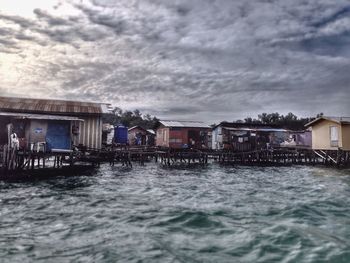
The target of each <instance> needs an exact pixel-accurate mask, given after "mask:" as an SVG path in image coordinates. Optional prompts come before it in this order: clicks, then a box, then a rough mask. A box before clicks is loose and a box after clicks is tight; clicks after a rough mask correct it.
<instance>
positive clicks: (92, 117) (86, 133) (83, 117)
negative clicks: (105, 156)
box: [0, 97, 109, 151]
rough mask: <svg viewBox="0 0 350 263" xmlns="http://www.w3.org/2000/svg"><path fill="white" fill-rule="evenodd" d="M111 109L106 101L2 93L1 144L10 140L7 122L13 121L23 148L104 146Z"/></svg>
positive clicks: (0, 104)
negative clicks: (104, 120) (104, 128)
mask: <svg viewBox="0 0 350 263" xmlns="http://www.w3.org/2000/svg"><path fill="white" fill-rule="evenodd" d="M108 112H109V108H108V105H107V104H102V103H91V102H78V101H64V100H46V99H28V98H13V97H0V145H1V144H4V143H7V140H8V139H7V129H6V126H7V125H12V129H13V132H15V133H16V135H17V137H18V139H19V142H20V147H22V148H27V147H33V145H38V144H40V145H43V147H45V149H46V150H47V151H50V150H53V149H60V150H69V149H71V148H72V146H73V145H76V146H79V145H80V146H85V147H88V148H96V149H100V148H101V144H102V115H103V114H104V113H108Z"/></svg>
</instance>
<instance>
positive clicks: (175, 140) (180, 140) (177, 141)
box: [169, 138, 182, 143]
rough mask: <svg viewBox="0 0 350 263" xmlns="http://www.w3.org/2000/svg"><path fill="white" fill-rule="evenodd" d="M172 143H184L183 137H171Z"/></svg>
mask: <svg viewBox="0 0 350 263" xmlns="http://www.w3.org/2000/svg"><path fill="white" fill-rule="evenodd" d="M169 142H170V143H182V139H175V138H171V139H169Z"/></svg>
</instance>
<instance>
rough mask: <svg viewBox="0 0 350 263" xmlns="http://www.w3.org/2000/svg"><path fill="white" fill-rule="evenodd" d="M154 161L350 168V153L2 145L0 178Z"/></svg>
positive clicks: (340, 151)
mask: <svg viewBox="0 0 350 263" xmlns="http://www.w3.org/2000/svg"><path fill="white" fill-rule="evenodd" d="M153 160H154V161H155V162H156V163H159V164H161V165H164V166H172V165H178V164H184V165H187V164H200V165H207V164H208V163H212V162H217V163H220V164H230V165H252V166H266V165H271V166H281V165H291V164H303V165H326V166H333V167H340V168H341V167H350V151H342V150H337V151H322V150H311V149H300V148H275V149H264V150H256V151H250V152H232V151H213V150H198V149H197V150H196V149H169V148H156V147H152V148H150V147H123V148H114V149H105V150H98V149H86V148H85V149H80V150H78V151H62V152H59V151H58V152H34V151H16V150H14V149H9V148H8V147H7V146H6V145H5V146H3V150H2V151H1V152H0V177H1V176H2V175H8V174H15V173H18V172H22V171H29V173H30V171H32V172H33V173H34V171H37V170H40V169H62V168H64V169H69V167H70V168H72V169H73V167H77V166H79V167H80V166H91V167H98V166H99V165H100V163H106V162H107V163H109V164H110V165H112V166H114V165H115V164H121V165H122V166H125V167H132V166H133V164H135V163H138V164H140V165H144V164H145V163H147V162H150V161H153Z"/></svg>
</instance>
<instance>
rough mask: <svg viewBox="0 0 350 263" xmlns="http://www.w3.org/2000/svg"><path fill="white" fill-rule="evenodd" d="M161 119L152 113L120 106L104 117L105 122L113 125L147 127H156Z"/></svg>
mask: <svg viewBox="0 0 350 263" xmlns="http://www.w3.org/2000/svg"><path fill="white" fill-rule="evenodd" d="M158 121H159V119H158V118H156V117H155V116H151V115H150V114H142V113H141V112H140V111H139V110H134V111H128V110H125V111H123V110H122V109H121V108H119V107H115V108H114V109H113V110H112V111H111V114H107V115H106V116H104V117H103V122H105V123H110V124H112V125H120V124H122V125H124V126H126V127H133V126H141V127H143V128H145V129H154V127H155V125H156V123H157V122H158Z"/></svg>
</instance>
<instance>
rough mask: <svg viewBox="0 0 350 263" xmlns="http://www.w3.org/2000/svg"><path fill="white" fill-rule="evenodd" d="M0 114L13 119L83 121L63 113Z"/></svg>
mask: <svg viewBox="0 0 350 263" xmlns="http://www.w3.org/2000/svg"><path fill="white" fill-rule="evenodd" d="M0 116H4V117H13V118H15V119H29V120H36V119H37V120H59V121H84V120H83V119H79V118H78V117H72V116H63V115H47V114H35V113H15V112H0Z"/></svg>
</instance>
